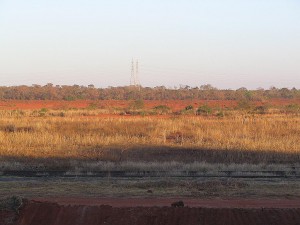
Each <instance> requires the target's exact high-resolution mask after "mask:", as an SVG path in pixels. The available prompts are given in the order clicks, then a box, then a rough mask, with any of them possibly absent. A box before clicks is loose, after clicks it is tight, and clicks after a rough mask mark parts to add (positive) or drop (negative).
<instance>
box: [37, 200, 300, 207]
mask: <svg viewBox="0 0 300 225" xmlns="http://www.w3.org/2000/svg"><path fill="white" fill-rule="evenodd" d="M33 200H34V201H39V202H56V203H58V204H59V205H86V206H96V205H98V206H99V205H110V206H113V207H140V206H141V207H152V206H159V207H164V206H171V203H172V202H176V201H183V202H184V204H185V206H188V207H205V208H262V207H264V208H297V207H299V208H300V199H259V200H258V199H195V198H108V197H107V198H79V197H76V198H70V197H57V198H54V197H52V198H34V199H33Z"/></svg>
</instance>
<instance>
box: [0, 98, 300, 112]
mask: <svg viewBox="0 0 300 225" xmlns="http://www.w3.org/2000/svg"><path fill="white" fill-rule="evenodd" d="M144 102H145V108H146V109H151V108H153V107H155V106H158V105H167V106H168V107H170V108H171V109H172V110H173V111H178V110H182V109H184V108H185V107H186V106H188V105H193V106H194V107H199V106H201V105H204V104H207V105H208V106H210V107H220V108H225V107H235V106H236V105H237V101H234V100H163V101H158V100H145V101H144ZM131 103H132V101H126V100H95V101H93V100H76V101H54V100H4V101H0V110H15V109H19V110H30V109H36V110H38V109H42V108H47V109H58V110H59V109H61V110H63V109H70V108H77V109H84V108H88V107H89V106H90V105H91V104H93V105H96V106H97V107H98V108H106V109H107V108H114V107H115V108H122V109H125V108H127V107H128V106H129V105H130V104H131ZM254 103H255V105H262V104H268V105H273V106H285V105H289V104H300V99H271V100H267V101H265V102H258V101H257V102H254Z"/></svg>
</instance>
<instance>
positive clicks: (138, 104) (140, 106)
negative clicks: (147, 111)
mask: <svg viewBox="0 0 300 225" xmlns="http://www.w3.org/2000/svg"><path fill="white" fill-rule="evenodd" d="M144 106H145V103H144V101H143V100H142V99H138V100H135V101H133V102H132V103H131V104H130V106H129V108H130V109H135V110H137V109H143V108H144Z"/></svg>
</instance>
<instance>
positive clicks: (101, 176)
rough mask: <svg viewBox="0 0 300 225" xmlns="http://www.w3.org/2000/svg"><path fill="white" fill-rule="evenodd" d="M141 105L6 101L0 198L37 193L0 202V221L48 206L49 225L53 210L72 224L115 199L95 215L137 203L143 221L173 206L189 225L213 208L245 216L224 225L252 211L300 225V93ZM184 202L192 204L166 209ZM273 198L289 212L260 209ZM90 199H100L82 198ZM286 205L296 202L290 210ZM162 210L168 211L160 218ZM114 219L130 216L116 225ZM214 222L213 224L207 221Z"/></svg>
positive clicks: (0, 130)
mask: <svg viewBox="0 0 300 225" xmlns="http://www.w3.org/2000/svg"><path fill="white" fill-rule="evenodd" d="M112 102H113V103H112ZM140 103H141V102H132V101H130V102H126V101H107V102H106V101H73V102H68V101H28V102H26V101H5V102H1V104H0V108H1V110H0V198H4V197H6V196H10V195H17V196H22V197H25V198H29V199H35V200H38V201H42V202H39V203H37V202H36V201H30V202H29V203H27V205H25V206H24V207H23V208H22V209H21V211H20V212H21V213H20V216H17V215H16V214H14V213H12V212H11V211H3V210H2V211H1V210H0V215H1V213H2V215H3V217H4V216H5V217H6V218H7V219H6V221H8V222H5V221H4V224H13V223H11V222H10V221H13V220H17V223H16V224H28V223H30V224H35V223H36V221H39V219H40V217H39V215H40V214H36V213H34V212H41V213H42V212H43V211H45V210H52V211H51V212H53V214H51V215H52V216H50V217H51V218H50V217H49V220H48V221H50V222H51V221H52V218H58V217H57V215H58V214H57V213H58V212H60V213H59V215H60V217H59V219H58V220H56V221H60V222H57V224H65V222H66V221H71V220H70V215H73V216H71V217H72V218H77V219H76V221H79V220H78V218H83V217H84V216H85V215H88V214H89V213H92V214H93V215H95V213H97V215H98V214H99V210H100V208H101V207H102V208H101V210H104V208H103V207H104V206H99V204H100V203H99V202H101V201H102V200H101V199H103V198H105V199H106V200H105V201H104V202H105V204H110V203H111V204H114V199H116V200H115V202H118V204H119V205H118V204H116V205H114V206H112V207H110V206H107V207H109V210H106V211H105V213H104V214H103V216H104V217H105V218H106V219H104V220H103V221H102V219H101V218H102V217H101V218H100V217H99V218H98V217H92V216H91V217H89V218H93V219H94V220H95V221H97V222H99V221H102V222H105V221H108V220H109V219H108V218H113V217H110V215H113V213H115V212H117V214H118V213H121V212H122V213H127V214H128V212H129V211H130V212H133V211H134V212H135V213H137V214H138V215H140V216H133V217H132V218H131V217H130V218H129V219H128V221H129V222H128V223H129V224H132V223H135V222H132V221H137V220H139V221H140V223H138V224H143V223H145V224H149V223H146V222H145V221H150V222H151V221H152V222H151V224H160V223H161V220H160V219H159V218H173V217H174V212H173V211H174V210H177V211H176V215H177V213H178V210H183V211H184V212H182V218H185V219H184V220H180V219H178V218H177V219H176V221H182V224H186V221H187V218H191V216H190V215H194V214H191V213H193V212H196V211H197V210H198V211H197V213H196V214H197V216H196V214H195V215H194V216H195V218H196V217H197V218H198V219H197V220H195V221H190V223H189V224H193V223H195V224H198V222H199V220H203V219H204V217H203V216H201V215H202V213H203V212H202V211H203V210H204V211H205V210H207V211H205V213H206V215H210V214H211V213H213V214H215V213H218V212H219V213H221V214H222V215H223V217H224V218H228V215H232V217H234V218H238V219H237V221H235V220H231V221H229V222H232V221H235V222H234V223H236V224H240V222H241V221H244V222H243V224H247V222H245V221H249V219H248V218H249V216H256V217H255V219H254V220H253V221H256V222H257V221H260V222H259V223H261V224H266V223H265V222H266V219H268V222H269V221H273V222H274V223H273V224H276V223H277V222H278V221H279V223H278V224H280V223H284V224H297V219H296V220H294V219H293V218H298V217H299V209H298V208H299V207H298V206H297V205H295V204H298V203H299V199H300V192H299V190H300V164H299V162H300V144H299V143H300V113H299V108H298V105H297V104H298V102H297V101H296V100H291V101H289V100H286V101H283V102H282V101H281V100H276V104H277V105H276V104H275V102H273V103H272V104H269V103H268V104H266V105H264V104H262V103H261V102H250V103H247V104H246V106H245V105H241V104H240V103H238V102H235V101H225V102H224V101H223V102H222V101H206V102H199V101H198V102H192V101H165V102H158V101H144V102H143V104H142V105H141V104H140ZM157 106H159V107H157ZM202 106H203V107H202ZM199 109H200V110H199ZM126 198H127V199H128V198H129V199H140V200H137V201H134V200H129V201H130V202H131V203H134V202H135V203H136V204H137V205H126V204H125V203H126ZM72 199H73V200H74V201H75V202H73V203H74V204H75V203H76V201H79V200H80V199H81V200H80V201H81V202H77V204H83V205H82V206H76V207H77V208H76V207H75V206H64V204H66V205H68V204H72V202H70V201H71V200H72ZM78 199H79V200H78ZM122 199H123V200H122ZM144 199H146V200H144ZM147 199H148V200H147ZM160 199H165V200H160ZM179 199H184V200H185V201H186V203H188V204H190V207H192V208H189V207H186V208H184V209H174V208H171V207H166V206H167V205H165V204H167V203H168V204H169V203H170V201H171V200H174V201H175V200H179ZM222 199H223V200H222ZM224 199H225V200H224ZM241 199H245V202H248V203H249V202H252V201H257V205H255V206H253V205H252V206H251V207H246V206H245V205H243V206H241V205H232V207H234V208H238V209H228V211H226V210H227V209H224V208H226V207H224V208H222V209H219V208H217V209H207V208H199V207H209V208H210V207H211V205H210V206H209V205H205V204H204V203H203V201H208V200H212V201H215V202H218V203H216V204H219V203H220V202H222V201H228V202H227V203H222V204H227V206H228V204H229V205H230V204H231V203H230V201H231V200H234V201H236V202H240V200H241ZM259 199H264V201H261V202H260V201H259ZM277 200H278V202H279V203H278V207H279V208H282V209H274V210H275V211H272V210H273V209H264V210H262V208H261V207H264V204H265V206H266V207H269V206H270V204H271V203H268V204H269V205H268V204H267V202H268V201H269V202H271V201H277ZM45 201H54V202H55V201H56V202H59V204H60V205H58V204H56V203H47V202H46V203H45ZM87 201H88V202H94V203H95V204H97V206H95V205H93V204H92V203H91V204H90V205H87V203H86V202H87ZM97 201H98V203H97ZM122 201H123V202H125V203H124V204H125V205H123V206H121V205H120V204H121V202H122ZM147 201H150V203H151V201H152V203H153V204H154V205H155V207H153V206H154V205H147V204H148V203H147ZM164 201H165V203H164ZM197 201H199V202H201V201H202V203H199V202H198V203H197ZM84 202H85V203H84ZM102 202H103V201H102ZM150 203H149V204H150ZM152 203H151V204H152ZM273 203H274V202H273ZM273 203H272V204H273ZM285 203H287V204H292V205H291V207H288V208H289V209H286V207H287V206H286V205H284V204H285ZM143 204H144V205H143ZM145 204H146V205H145ZM188 204H187V205H188ZM193 204H194V205H193ZM201 204H202V205H201ZM233 204H235V203H233ZM245 204H246V203H245ZM274 204H275V203H274ZM140 206H143V207H149V208H140ZM124 207H127V208H124ZM128 207H129V208H128ZM160 207H165V208H164V210H165V212H166V213H170V215H171V216H170V217H168V216H167V214H164V216H163V217H160V214H159V213H158V211H157V210H159V211H160V210H161V208H160ZM283 208H284V209H283ZM105 209H106V208H105ZM145 209H147V210H148V211H147V212H150V211H151V212H153V214H151V215H152V216H151V218H155V219H153V220H149V219H145V218H148V216H149V215H148V214H147V213H146V211H144V210H145ZM39 210H41V211H39ZM89 210H94V211H91V212H90V211H89ZM118 210H119V211H118ZM126 210H129V211H126ZM201 210H202V211H201ZM209 210H211V211H209ZM214 210H215V211H214ZM270 210H271V211H270ZM276 210H277V211H276ZM33 211H34V212H33ZM145 213H146V214H145ZM251 213H252V214H251ZM92 214H91V215H92ZM221 214H220V216H219V218H221V217H222V215H221ZM274 214H276V215H278V217H276V219H274V218H275V217H274ZM41 215H42V214H41ZM184 215H185V216H186V215H187V216H186V217H184ZM286 216H289V218H288V219H286V218H285V217H286ZM45 218H47V217H45V215H43V219H45ZM206 218H208V217H206ZM131 219H132V220H131ZM273 219H274V220H273ZM154 220H155V221H156V222H155V221H154ZM84 221H85V223H86V221H88V220H87V219H85V220H84ZM153 221H154V222H153ZM166 221H167V222H166ZM168 221H169V220H164V221H163V222H164V224H168V223H169V222H168ZM170 221H171V222H170V224H173V222H172V219H170ZM222 221H223V220H222ZM0 222H2V221H1V220H0ZM50 222H49V224H51V223H50ZM52 222H53V221H52ZM92 223H94V222H93V221H92V222H91V224H92ZM119 223H120V224H122V225H123V224H124V223H125V222H124V220H121V222H120V221H119V220H116V221H113V224H119ZM234 223H231V224H234ZM78 224H83V223H80V222H78ZM95 224H97V223H95ZM125 224H126V223H125ZM178 224H180V223H178ZM207 224H218V221H214V219H213V217H211V218H210V219H208V220H207ZM256 224H257V223H256Z"/></svg>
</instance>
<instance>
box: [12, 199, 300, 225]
mask: <svg viewBox="0 0 300 225" xmlns="http://www.w3.org/2000/svg"><path fill="white" fill-rule="evenodd" d="M52 200H54V201H57V202H59V203H57V202H49V201H45V200H44V201H33V200H31V201H29V202H27V203H26V204H25V206H24V207H23V208H22V210H21V212H20V217H19V220H18V222H17V224H19V225H28V224H31V225H40V224H43V225H69V224H70V225H71V224H72V225H81V224H89V225H94V224H95V225H96V224H110V225H134V224H137V225H158V224H163V225H174V224H177V225H181V224H182V225H199V224H206V225H210V224H212V225H218V224H232V225H235V224H243V225H248V224H249V225H250V224H258V225H260V224H261V225H265V224H272V225H277V224H278V225H279V224H280V225H282V224H285V225H290V224H293V225H296V224H300V204H299V200H212V201H210V200H193V199H183V201H184V202H185V207H170V205H171V203H172V201H174V200H177V199H117V198H115V199H110V198H106V199H83V198H82V199H80V198H76V199H71V198H68V199H66V198H62V199H59V200H58V199H52ZM273 204H274V205H273Z"/></svg>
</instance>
